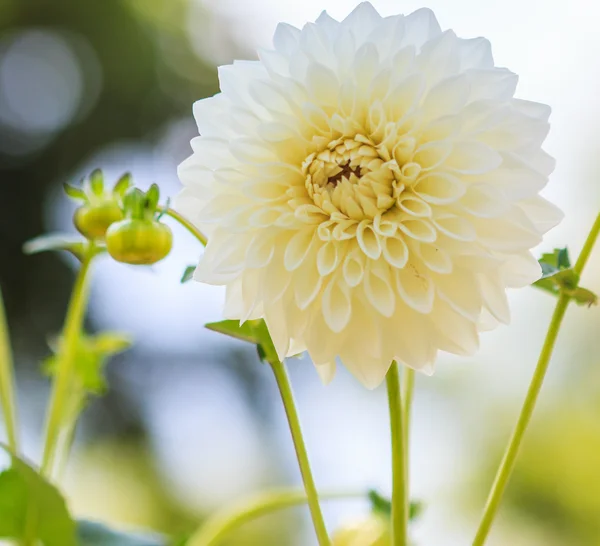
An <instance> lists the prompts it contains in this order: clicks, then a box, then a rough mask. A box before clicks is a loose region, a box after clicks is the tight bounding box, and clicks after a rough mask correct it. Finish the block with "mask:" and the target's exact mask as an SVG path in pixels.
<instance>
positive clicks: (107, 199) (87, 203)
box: [64, 169, 131, 239]
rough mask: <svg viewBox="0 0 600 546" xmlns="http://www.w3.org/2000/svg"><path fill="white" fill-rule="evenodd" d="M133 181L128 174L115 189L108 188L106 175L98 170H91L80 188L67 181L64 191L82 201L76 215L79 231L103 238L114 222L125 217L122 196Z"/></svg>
mask: <svg viewBox="0 0 600 546" xmlns="http://www.w3.org/2000/svg"><path fill="white" fill-rule="evenodd" d="M130 184H131V176H130V175H129V174H125V175H124V176H122V177H121V178H120V179H119V180H118V181H117V183H116V184H115V186H114V187H113V189H112V190H110V191H106V190H105V188H104V175H103V174H102V171H101V170H99V169H96V170H95V171H93V172H92V174H91V175H90V176H89V178H88V179H87V180H85V181H84V183H83V186H82V187H81V188H76V187H73V186H70V185H68V184H65V185H64V188H65V192H66V194H67V195H68V196H69V197H72V198H73V199H76V200H78V201H83V204H82V205H81V206H80V207H79V208H77V210H76V211H75V214H74V215H73V223H74V224H75V227H76V228H77V231H79V232H80V233H81V234H82V235H83V236H84V237H86V238H87V239H102V238H103V237H104V235H105V234H106V230H107V229H108V227H109V226H110V225H111V224H113V223H115V222H119V221H121V220H123V218H125V215H124V213H123V208H122V199H123V194H124V193H125V191H126V190H127V188H128V187H129V185H130Z"/></svg>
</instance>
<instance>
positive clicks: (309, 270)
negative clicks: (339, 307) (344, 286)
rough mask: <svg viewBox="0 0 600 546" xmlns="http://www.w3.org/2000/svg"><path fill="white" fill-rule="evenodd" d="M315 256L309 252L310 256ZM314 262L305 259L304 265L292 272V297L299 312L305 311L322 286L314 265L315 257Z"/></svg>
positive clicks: (321, 280) (321, 278)
mask: <svg viewBox="0 0 600 546" xmlns="http://www.w3.org/2000/svg"><path fill="white" fill-rule="evenodd" d="M311 253H312V254H316V253H314V252H309V255H310V254H311ZM313 260H314V261H310V259H309V258H307V259H306V260H305V261H304V263H303V264H302V265H301V266H300V267H299V268H298V269H296V270H295V272H294V282H293V286H294V297H295V301H296V305H297V306H298V307H299V308H300V310H302V311H303V310H305V309H306V308H307V307H308V306H309V305H310V304H311V303H312V302H313V301H314V299H315V298H316V297H317V295H318V294H319V292H320V291H321V287H322V285H323V277H321V275H319V271H318V270H317V265H316V256H315V257H314V258H313Z"/></svg>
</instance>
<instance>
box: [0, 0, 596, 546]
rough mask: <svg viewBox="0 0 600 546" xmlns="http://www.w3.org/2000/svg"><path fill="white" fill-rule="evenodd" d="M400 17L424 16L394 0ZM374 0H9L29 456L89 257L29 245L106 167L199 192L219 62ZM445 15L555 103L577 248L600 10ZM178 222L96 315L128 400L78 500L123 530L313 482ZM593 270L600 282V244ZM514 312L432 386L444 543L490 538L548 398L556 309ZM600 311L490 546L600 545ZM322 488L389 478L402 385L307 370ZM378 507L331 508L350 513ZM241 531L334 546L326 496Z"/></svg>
mask: <svg viewBox="0 0 600 546" xmlns="http://www.w3.org/2000/svg"><path fill="white" fill-rule="evenodd" d="M372 3H373V4H374V6H375V7H376V8H378V9H379V10H380V12H381V13H382V14H384V15H390V14H395V13H401V12H403V13H409V12H411V11H413V10H414V9H417V8H419V7H422V5H423V4H421V3H420V2H418V1H416V0H406V1H391V0H372ZM354 4H355V2H354V0H303V1H302V2H296V1H292V0H219V1H217V0H204V1H202V0H102V1H92V0H83V1H82V0H0V284H1V287H2V291H3V294H4V297H5V300H6V306H7V312H8V317H9V322H10V326H11V334H12V341H13V347H14V351H15V356H16V361H17V368H18V370H17V372H18V386H19V402H20V408H19V410H20V414H21V419H22V423H23V427H24V433H23V434H24V442H25V450H26V453H27V454H28V456H29V457H30V458H31V459H33V460H38V459H39V455H40V450H41V436H42V428H43V415H44V408H45V404H46V402H47V395H48V382H47V380H46V379H45V378H43V377H42V376H41V374H40V372H39V368H40V362H41V361H42V360H43V359H44V358H45V357H46V356H47V355H48V348H47V338H48V336H50V335H53V334H56V333H57V332H58V331H60V329H61V325H62V321H63V317H64V312H65V309H66V305H67V301H68V297H69V293H70V288H71V284H72V281H73V276H74V266H75V264H74V263H73V262H71V261H69V260H68V259H67V258H66V257H65V256H62V255H55V254H44V255H39V256H33V257H25V256H24V255H23V254H22V250H21V247H22V245H23V243H24V242H25V241H26V240H27V239H29V238H31V237H34V236H36V235H39V234H41V233H44V232H48V231H73V230H72V228H71V214H72V211H73V206H72V204H71V203H70V202H68V201H67V199H66V198H65V197H64V196H63V195H62V191H61V184H62V183H63V182H75V183H77V182H78V180H79V179H81V178H82V177H83V176H85V175H86V174H88V173H89V172H90V171H91V170H92V169H93V168H95V167H102V168H103V169H104V171H105V174H106V177H107V179H108V181H109V182H112V181H114V180H116V179H117V178H118V176H120V175H121V174H122V173H123V172H125V171H131V172H132V173H133V175H134V179H135V181H136V182H137V184H139V185H141V186H143V187H144V186H148V185H149V184H151V183H152V182H157V183H158V184H159V185H160V187H161V191H162V192H163V195H174V194H175V193H176V192H177V189H178V181H177V177H176V166H177V164H178V163H179V162H180V161H181V160H183V159H184V158H185V157H186V156H187V155H189V153H190V148H189V140H190V138H191V137H192V136H194V135H195V134H196V127H195V124H194V121H193V118H192V115H191V107H192V103H193V102H194V101H195V100H197V99H200V98H202V97H205V96H209V95H212V94H214V93H215V92H217V90H218V87H217V79H216V68H215V67H216V66H217V65H219V64H226V63H229V62H231V61H232V60H233V59H234V58H237V59H252V58H255V53H254V51H255V49H256V47H258V46H268V45H269V44H270V40H271V36H272V34H273V31H274V29H275V25H276V24H277V22H278V21H286V22H289V23H292V24H294V25H296V26H301V25H302V24H303V23H304V22H306V21H310V20H314V19H315V18H316V17H317V16H318V15H319V13H320V11H321V10H323V9H327V10H328V12H329V13H330V14H331V15H333V16H334V17H338V18H341V17H344V16H345V15H347V14H348V13H349V12H350V11H351V10H352V8H353V7H354ZM426 5H428V7H431V8H432V9H434V11H435V12H436V14H437V17H438V19H439V21H440V23H441V25H442V28H453V29H454V30H455V31H456V32H457V34H458V35H459V36H462V37H475V36H479V35H483V36H486V37H487V38H489V39H490V40H491V42H492V45H493V51H494V56H495V59H496V62H497V64H499V65H501V66H507V67H509V68H510V69H511V70H513V71H514V72H516V73H518V74H519V75H520V77H521V79H520V83H519V88H518V96H521V97H523V98H527V99H530V100H537V101H540V102H544V103H548V104H550V105H551V106H552V108H553V115H552V118H551V121H552V124H553V128H552V131H551V133H550V136H549V138H548V140H547V147H546V149H547V150H548V151H549V152H550V154H552V155H553V156H554V157H556V159H557V169H556V171H555V173H554V174H553V176H552V178H551V182H550V184H549V186H548V188H547V190H546V191H545V195H546V196H547V197H548V198H550V199H551V200H552V201H554V202H555V203H558V204H559V205H560V206H561V208H563V210H564V211H565V213H566V219H565V220H564V222H563V223H562V224H561V225H560V226H559V227H558V228H556V229H554V230H553V231H552V232H551V233H550V235H549V236H548V237H547V239H546V241H545V242H544V247H543V248H541V249H539V250H540V252H541V251H542V250H546V249H551V248H553V247H554V246H562V245H565V244H568V246H569V248H570V250H571V253H572V256H576V254H577V252H578V251H579V250H580V248H581V246H582V244H583V240H584V238H585V236H586V234H587V231H588V230H589V228H590V226H591V224H592V222H593V219H594V217H595V215H596V214H597V213H598V210H599V209H600V178H599V177H598V171H599V167H600V154H599V152H600V145H599V142H600V139H599V138H598V129H597V127H598V125H599V123H600V101H598V96H599V94H600V63H598V61H597V52H598V51H600V33H598V32H597V28H598V23H599V22H600V5H599V4H594V3H590V2H588V1H587V0H572V1H570V2H568V3H563V2H555V1H551V2H548V1H547V0H546V1H542V0H530V1H528V2H523V1H519V0H505V2H503V3H502V4H501V6H500V5H499V4H498V3H497V2H493V1H492V0H477V1H475V0H454V1H452V2H449V1H448V0H430V1H429V2H428V4H426ZM173 227H174V231H175V241H176V244H175V248H174V251H173V253H172V254H171V256H170V257H169V258H168V259H167V260H165V261H164V262H163V263H160V264H158V265H156V266H155V267H153V268H152V269H133V268H129V267H126V266H123V265H119V264H116V263H114V262H111V261H109V260H108V259H102V260H98V262H97V263H96V267H95V270H94V277H93V289H92V297H91V303H90V309H89V314H88V321H87V329H88V330H89V331H92V332H94V331H103V330H106V329H110V330H120V331H124V332H127V333H129V334H131V335H132V336H133V338H134V339H135V347H134V348H133V349H132V350H130V351H128V352H127V353H125V354H123V355H120V356H119V357H117V358H115V359H114V360H112V361H111V363H110V364H109V367H108V377H109V381H110V387H111V388H110V392H109V394H108V395H107V396H105V397H103V398H100V399H96V400H94V401H93V403H91V404H90V405H89V406H88V407H87V409H86V411H85V413H84V415H83V418H82V421H81V423H80V426H79V429H78V434H77V442H76V446H75V451H74V456H73V459H72V464H71V467H70V471H69V473H68V476H67V483H66V491H67V494H68V497H69V503H70V505H71V507H72V510H73V511H74V512H75V513H76V514H77V515H78V516H82V517H88V518H91V519H96V520H100V521H104V522H107V523H110V524H112V525H114V526H116V527H122V528H128V527H147V528H151V529H155V530H157V531H160V532H165V533H170V534H173V535H180V536H185V534H186V533H189V532H190V531H191V530H193V529H194V528H195V527H196V526H197V525H198V524H199V523H200V522H201V521H202V520H203V519H204V518H205V517H206V516H207V515H208V514H210V513H211V512H213V511H214V510H216V509H218V508H220V507H222V506H224V505H226V504H228V503H230V502H232V501H235V500H239V499H240V498H241V497H242V496H244V495H248V494H251V493H253V492H256V491H258V490H260V489H261V488H265V487H269V486H276V485H286V484H287V485H299V484H300V479H299V475H298V471H297V469H296V463H295V459H294V454H293V449H292V445H291V440H290V437H289V433H288V430H287V427H286V423H285V420H284V416H283V411H282V408H281V407H280V404H279V399H278V395H277V392H276V387H275V384H274V381H273V379H272V378H271V376H270V373H269V370H268V369H267V368H266V367H265V366H262V365H260V364H259V362H258V360H257V358H256V354H255V352H254V350H253V349H252V348H251V347H249V346H245V345H243V344H241V343H237V342H235V341H231V340H228V339H225V338H223V337H220V336H218V335H217V334H213V333H210V332H208V331H206V330H204V329H203V324H204V323H205V322H208V321H211V320H219V319H220V318H221V314H220V309H221V304H222V300H223V293H222V291H221V290H219V289H216V288H213V287H208V286H201V285H198V284H195V283H188V284H186V285H181V284H180V283H179V278H180V276H181V273H182V271H183V269H184V268H185V266H186V265H188V264H190V263H194V262H195V261H196V260H197V259H198V256H199V254H200V252H201V249H200V247H199V245H198V243H197V242H196V241H195V240H193V239H192V238H191V237H190V236H189V235H188V234H187V233H186V232H184V231H182V230H179V229H177V226H173ZM583 285H584V286H586V287H588V288H590V289H592V290H594V291H596V292H600V249H597V251H596V253H595V254H594V255H593V257H592V260H591V262H590V264H589V267H588V269H587V271H586V272H585V275H584V282H583ZM510 297H511V300H512V304H513V307H512V309H513V321H512V324H511V325H510V327H502V328H500V329H499V330H497V331H495V332H492V333H488V334H484V335H483V338H482V350H481V352H480V353H479V354H478V355H477V357H475V358H473V359H458V358H454V357H449V356H442V357H441V358H440V360H439V363H438V366H437V373H436V374H435V375H434V376H433V377H430V378H429V377H424V376H420V377H418V378H417V392H416V400H415V410H414V426H413V439H412V440H413V443H412V446H411V451H412V465H413V466H412V468H411V480H412V486H413V496H414V497H415V498H416V499H419V500H422V501H423V502H424V503H425V504H426V510H425V512H424V514H423V516H422V518H421V520H420V521H419V523H418V524H417V525H416V526H415V529H414V533H415V538H416V539H417V540H418V543H419V544H420V545H424V546H434V545H435V546H454V545H456V546H462V545H465V544H468V543H470V539H471V538H472V536H473V533H474V529H475V527H476V524H477V521H478V516H479V514H480V510H481V507H482V505H483V501H484V499H485V496H486V493H487V489H488V487H489V485H490V483H491V480H492V478H493V473H494V470H495V468H496V466H497V463H498V462H499V458H500V456H501V451H502V449H503V447H504V445H505V443H506V441H507V439H508V435H509V433H510V429H511V428H512V425H513V423H514V420H515V419H516V415H517V412H518V409H519V407H520V404H521V401H522V399H523V397H524V394H525V390H526V387H527V384H528V382H529V378H530V376H531V373H532V371H533V368H534V365H535V361H536V358H537V354H538V352H539V349H540V347H541V344H542V340H543V337H544V335H545V330H546V328H547V324H548V322H549V317H550V314H551V312H552V308H553V305H554V302H553V300H552V298H551V297H550V296H548V295H546V294H545V293H543V292H539V291H536V290H535V289H524V290H521V291H519V292H518V293H511V294H510ZM599 333H600V312H599V310H598V308H595V309H591V310H589V309H586V308H581V307H576V306H574V305H573V306H572V307H571V309H570V310H569V312H568V316H567V320H566V324H565V326H564V328H563V331H562V333H561V336H560V338H559V343H558V348H557V350H556V353H555V358H554V361H553V364H552V366H551V369H550V373H549V377H548V380H547V384H546V385H545V387H544V390H543V393H542V396H541V400H540V404H539V407H538V410H537V412H536V414H535V416H534V419H533V422H532V425H531V428H530V431H529V434H528V436H527V440H526V445H525V446H524V449H523V452H522V456H521V458H520V460H519V465H518V468H517V471H516V473H515V475H514V479H513V480H512V482H511V485H510V488H509V491H508V495H507V498H506V502H505V504H504V505H503V508H502V512H501V516H500V518H499V520H498V524H497V526H496V528H495V529H494V533H493V537H492V539H491V540H490V545H491V546H493V545H497V546H498V545H507V544H510V545H513V546H538V545H539V546H541V545H544V546H558V545H561V546H565V545H567V546H594V545H600V418H599V416H600V335H598V334H599ZM289 367H290V371H291V375H292V380H293V382H294V385H295V389H296V392H297V398H298V403H299V409H300V414H301V418H302V420H303V425H304V428H305V432H306V436H307V443H308V448H309V451H310V455H311V457H312V461H313V464H314V470H315V476H316V481H317V483H318V485H319V486H320V488H322V489H323V490H332V489H333V490H339V489H342V490H350V491H354V490H356V491H363V490H366V489H367V488H368V487H375V488H378V489H380V490H381V491H382V492H384V493H388V492H389V482H390V457H389V439H388V434H389V433H388V423H387V407H386V401H385V392H384V390H382V389H378V390H376V391H374V392H368V391H366V390H364V389H363V388H362V387H361V386H360V385H359V384H358V383H357V382H356V381H355V380H354V379H352V378H351V377H350V376H349V375H348V374H347V373H345V372H344V371H343V370H339V372H338V376H337V377H336V379H335V380H334V382H333V383H332V384H331V385H330V386H328V387H323V386H322V385H321V384H320V382H319V380H318V377H317V374H316V373H315V371H314V369H313V368H312V365H311V364H310V362H309V361H307V360H306V359H300V360H293V361H291V362H290V363H289ZM366 509H367V504H366V503H365V502H358V501H357V502H354V501H353V502H347V501H344V502H337V503H329V504H327V506H326V508H325V513H326V518H327V520H328V524H329V525H330V527H335V526H337V525H339V524H340V523H341V522H344V521H346V520H352V519H353V518H354V517H359V516H360V515H361V514H362V513H364V511H365V510H366ZM226 544H230V545H236V546H245V545H264V546H271V545H272V546H313V545H314V544H316V542H315V540H314V538H313V536H312V533H311V529H310V524H309V520H308V517H307V512H306V510H303V509H296V510H290V511H288V512H285V513H284V514H283V515H282V514H278V515H277V516H274V517H268V518H264V519H262V520H260V521H258V522H256V523H253V524H251V525H248V526H246V527H245V528H244V529H243V531H242V532H240V533H238V534H236V535H232V537H231V539H230V540H229V541H228V542H227V543H226Z"/></svg>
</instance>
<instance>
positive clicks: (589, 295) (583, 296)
mask: <svg viewBox="0 0 600 546" xmlns="http://www.w3.org/2000/svg"><path fill="white" fill-rule="evenodd" d="M567 294H569V296H571V297H572V298H573V299H574V300H575V303H577V304H578V305H587V306H588V307H591V306H592V305H598V296H596V294H594V293H593V292H592V291H591V290H588V289H587V288H582V287H581V286H578V287H577V288H575V289H574V290H571V291H569V290H567Z"/></svg>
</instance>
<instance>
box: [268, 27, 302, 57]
mask: <svg viewBox="0 0 600 546" xmlns="http://www.w3.org/2000/svg"><path fill="white" fill-rule="evenodd" d="M299 42H300V29H297V28H296V27H293V26H292V25H288V24H287V23H279V24H278V25H277V28H276V29H275V36H273V45H274V46H275V49H276V50H277V51H279V52H280V53H281V54H283V55H285V56H286V57H290V56H291V55H292V54H293V53H295V52H296V50H297V49H298V44H299Z"/></svg>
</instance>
